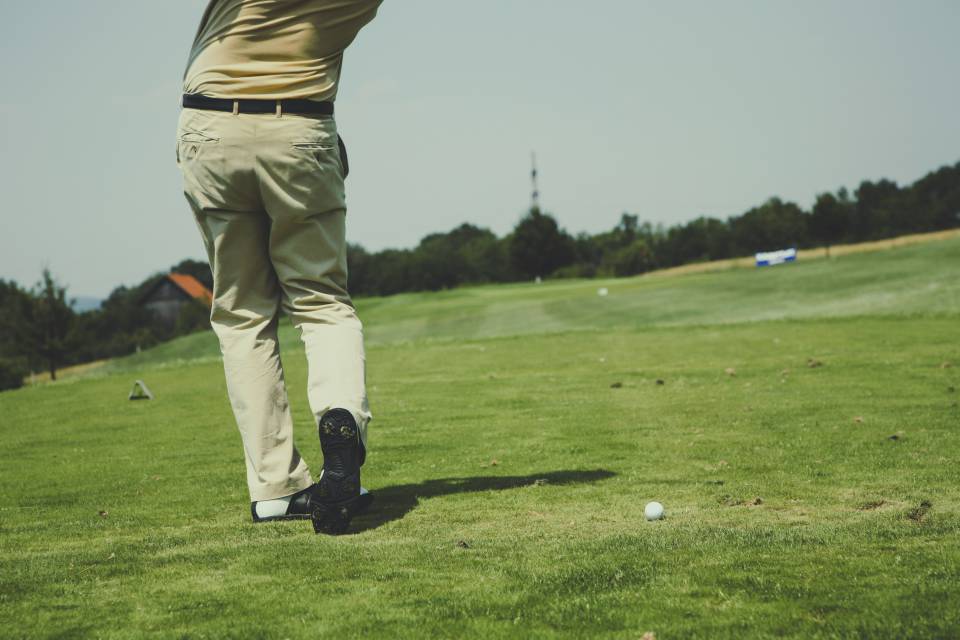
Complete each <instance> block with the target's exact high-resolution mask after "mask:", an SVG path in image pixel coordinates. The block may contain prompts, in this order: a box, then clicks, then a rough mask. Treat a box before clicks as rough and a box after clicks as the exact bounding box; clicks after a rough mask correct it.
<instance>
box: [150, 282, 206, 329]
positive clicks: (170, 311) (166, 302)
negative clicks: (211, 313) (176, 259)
mask: <svg viewBox="0 0 960 640" xmlns="http://www.w3.org/2000/svg"><path fill="white" fill-rule="evenodd" d="M188 304H193V305H203V306H204V307H206V308H207V309H208V310H209V309H210V307H211V305H212V304H213V293H211V292H210V290H209V289H207V288H206V287H205V286H204V285H203V283H201V282H200V281H199V280H197V279H196V278H194V277H193V276H191V275H188V274H185V273H168V274H167V275H165V276H163V277H162V278H160V279H158V280H157V281H156V282H155V283H154V284H153V285H151V286H150V288H148V289H147V290H146V291H145V292H144V294H143V295H142V296H141V297H140V305H141V306H143V307H144V308H146V309H149V310H150V311H152V312H153V313H154V314H155V315H156V316H157V317H159V318H160V319H161V320H162V321H163V322H164V323H167V324H169V325H170V326H173V325H175V324H176V323H177V318H179V317H180V314H181V312H182V311H183V307H184V305H188Z"/></svg>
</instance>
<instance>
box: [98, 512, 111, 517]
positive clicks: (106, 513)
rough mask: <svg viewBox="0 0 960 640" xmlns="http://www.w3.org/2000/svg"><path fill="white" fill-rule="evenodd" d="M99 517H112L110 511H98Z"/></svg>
mask: <svg viewBox="0 0 960 640" xmlns="http://www.w3.org/2000/svg"><path fill="white" fill-rule="evenodd" d="M97 515H98V516H100V517H101V518H106V517H107V516H108V515H110V512H109V511H97Z"/></svg>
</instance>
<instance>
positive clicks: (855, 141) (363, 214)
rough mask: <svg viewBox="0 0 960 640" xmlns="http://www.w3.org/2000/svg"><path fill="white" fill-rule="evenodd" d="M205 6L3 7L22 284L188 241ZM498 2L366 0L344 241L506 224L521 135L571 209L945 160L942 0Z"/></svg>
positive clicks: (4, 271) (684, 210)
mask: <svg viewBox="0 0 960 640" xmlns="http://www.w3.org/2000/svg"><path fill="white" fill-rule="evenodd" d="M205 4H206V3H205V2H200V1H183V0H178V1H176V2H174V3H169V4H165V5H163V6H159V5H152V4H151V5H146V6H143V5H128V4H125V3H124V4H117V3H114V2H109V1H108V0H92V1H90V2H87V3H83V4H82V5H75V4H72V3H66V2H60V3H55V5H54V6H51V5H50V4H42V5H41V4H27V3H16V4H15V5H12V6H11V7H10V8H8V9H7V15H8V18H7V20H5V21H4V25H5V26H4V27H0V29H2V31H3V34H4V36H5V37H4V38H3V41H2V42H0V52H2V53H3V55H4V58H5V59H6V60H7V61H8V63H7V64H6V65H5V66H4V70H3V71H2V72H0V73H3V78H4V81H5V86H7V87H13V88H16V90H8V91H5V92H4V96H3V97H2V98H0V113H2V115H3V116H5V117H3V118H2V121H3V128H4V129H3V136H4V141H5V144H4V148H3V150H2V151H0V176H2V178H0V180H2V182H0V186H2V188H3V192H4V193H5V194H6V196H7V198H6V207H5V208H4V211H3V213H2V216H3V230H4V233H3V234H0V256H2V258H0V278H4V279H12V280H15V281H17V282H18V283H19V284H20V285H22V286H30V285H32V284H33V283H34V282H36V281H37V280H38V279H39V277H40V272H41V269H42V268H43V266H44V265H45V264H47V265H49V266H50V268H51V270H52V271H53V273H54V275H55V276H56V277H57V278H58V279H59V280H60V281H61V282H62V283H63V284H65V285H67V286H68V287H69V294H70V296H71V297H86V296H92V297H98V298H103V297H105V296H106V295H107V294H109V292H110V291H111V290H112V289H113V288H115V287H116V286H119V285H121V284H123V285H128V286H129V285H132V284H136V283H139V282H140V281H142V280H143V279H144V278H145V277H146V276H148V275H150V274H151V273H154V272H157V271H161V270H164V269H167V268H169V267H170V266H171V265H173V264H175V263H176V262H179V261H180V260H182V259H184V258H195V259H204V254H203V250H202V245H201V243H200V238H199V234H198V232H197V230H196V227H195V225H194V222H193V219H192V216H191V215H190V212H189V209H188V207H187V205H186V203H185V201H184V200H183V195H182V192H181V191H180V184H179V182H180V178H179V172H178V170H177V168H176V165H175V162H174V143H175V138H174V132H175V131H174V130H175V125H176V118H177V110H178V106H177V103H178V99H179V93H180V79H181V75H182V71H183V65H184V62H185V60H186V56H187V52H188V49H189V46H190V42H191V41H192V38H193V35H194V32H195V29H196V25H197V22H198V21H199V18H200V14H201V13H202V11H203V8H204V6H205ZM518 4H519V3H511V2H509V1H508V0H493V1H491V2H488V3H485V4H484V5H483V6H473V5H466V6H460V5H457V4H454V3H449V2H448V3H443V2H441V1H440V0H407V2H406V3H403V4H401V3H395V2H393V1H392V0H386V2H385V3H384V5H383V7H382V9H381V12H380V16H379V17H378V18H377V20H375V21H374V22H373V23H372V24H371V25H370V26H369V27H368V28H367V29H365V30H364V31H363V32H362V33H361V35H360V37H359V38H358V40H357V42H356V43H355V45H354V46H353V47H352V48H351V49H350V50H349V51H348V52H347V57H346V63H345V70H344V79H343V84H342V87H341V93H340V96H339V99H338V105H337V109H338V123H339V126H340V129H341V131H342V132H343V135H344V137H345V139H346V140H347V144H348V145H349V148H350V155H351V165H352V169H353V173H352V174H351V177H350V178H349V180H348V183H347V189H348V199H349V206H350V213H349V214H348V238H349V240H350V242H352V243H358V244H361V245H363V246H364V247H366V248H367V249H369V250H379V249H382V248H386V247H398V248H399V247H410V246H413V245H415V244H416V243H417V242H418V241H419V239H420V238H421V237H423V236H424V235H426V234H428V233H433V232H441V231H447V230H449V229H451V228H453V227H455V226H457V225H458V224H461V223H463V222H469V223H471V224H475V225H477V226H481V227H486V228H489V229H491V230H493V231H494V232H496V233H497V234H498V235H503V234H504V233H506V232H508V231H509V230H510V229H511V228H512V227H513V225H514V224H515V223H516V222H517V220H518V219H519V218H520V216H521V215H522V214H523V213H524V211H525V210H526V208H527V207H528V205H529V199H530V183H529V164H530V153H531V151H536V152H537V156H538V163H539V165H540V174H541V184H540V190H541V193H542V199H541V203H542V206H543V208H544V209H545V210H547V211H550V212H551V213H553V214H554V215H555V216H556V217H557V219H558V220H559V222H560V224H561V226H563V227H564V228H566V229H567V230H568V231H570V232H571V233H577V232H581V231H587V232H591V233H595V232H598V231H601V230H605V229H609V228H611V227H612V226H613V225H614V224H616V222H617V220H618V219H619V217H620V214H621V213H623V212H630V213H634V214H637V215H639V216H640V218H641V219H642V220H645V221H650V222H653V223H662V224H664V225H672V224H676V223H678V222H684V221H686V220H690V219H693V218H695V217H698V216H701V215H711V216H717V217H723V218H725V217H727V216H730V215H737V214H740V213H743V212H744V211H746V210H747V209H748V208H749V207H751V206H755V205H757V204H760V203H762V202H763V201H765V200H766V199H768V198H769V197H772V196H778V197H781V198H783V199H785V200H791V201H794V202H797V203H798V204H800V205H802V206H804V207H805V208H806V207H809V206H810V204H811V203H812V202H813V199H814V197H815V195H816V194H817V193H820V192H823V191H832V190H836V189H837V188H839V187H842V186H845V187H847V188H849V189H851V190H853V189H855V188H856V186H857V185H858V184H859V183H860V182H861V181H862V180H877V179H880V178H888V179H891V180H894V181H896V182H897V183H898V184H908V183H910V182H913V181H914V180H916V179H918V178H920V177H922V176H923V175H925V174H926V173H928V172H930V171H932V170H935V169H937V168H939V167H941V166H944V165H950V164H954V163H956V162H957V161H958V160H960V126H958V124H957V118H956V110H957V108H958V106H960V88H958V87H957V84H956V82H954V81H953V79H954V77H955V75H956V61H957V60H958V59H960V39H958V38H956V37H955V33H954V32H955V29H956V25H957V24H960V4H958V3H955V2H950V1H948V0H927V1H924V2H920V3H914V4H910V3H906V2H889V1H886V2H867V1H865V0H856V1H851V2H845V3H842V4H838V3H831V2H828V1H827V0H818V1H816V2H809V3H803V5H796V4H792V3H788V2H786V0H778V1H773V2H760V1H759V0H758V1H754V2H747V1H739V2H732V3H724V6H720V4H719V3H710V2H706V1H705V0H700V1H697V2H693V1H691V2H684V3H678V4H673V5H669V6H662V5H660V4H655V3H653V2H637V1H636V0H603V1H602V2H599V3H595V4H593V5H590V6H586V5H584V4H582V3H572V2H566V1H556V0H554V1H552V2H551V1H548V0H528V1H527V2H524V3H522V5H521V6H516V5H518ZM131 25H138V27H137V28H131V27H130V26H131ZM139 25H147V28H143V27H141V26H139ZM12 61H16V64H13V62H12Z"/></svg>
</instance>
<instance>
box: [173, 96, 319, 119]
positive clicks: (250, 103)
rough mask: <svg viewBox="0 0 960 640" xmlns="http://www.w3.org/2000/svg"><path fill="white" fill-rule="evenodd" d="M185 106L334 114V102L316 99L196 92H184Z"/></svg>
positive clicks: (235, 111)
mask: <svg viewBox="0 0 960 640" xmlns="http://www.w3.org/2000/svg"><path fill="white" fill-rule="evenodd" d="M183 106H184V107H186V108H187V109H203V110H206V111H230V112H233V113H280V114H283V113H296V114H304V115H319V116H332V115H333V103H332V102H316V101H314V100H303V99H291V100H248V99H244V100H231V99H229V98H211V97H209V96H202V95H199V94H196V93H185V94H183Z"/></svg>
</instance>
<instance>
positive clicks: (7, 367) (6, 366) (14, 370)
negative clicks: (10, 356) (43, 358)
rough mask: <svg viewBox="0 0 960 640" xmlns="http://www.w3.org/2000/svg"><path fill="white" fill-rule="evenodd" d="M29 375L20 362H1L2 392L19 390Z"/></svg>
mask: <svg viewBox="0 0 960 640" xmlns="http://www.w3.org/2000/svg"><path fill="white" fill-rule="evenodd" d="M28 373H29V372H28V371H27V368H26V366H24V365H23V363H22V362H20V361H18V360H0V391H6V390H7V389H19V388H20V387H22V386H23V379H24V378H26V377H27V374H28Z"/></svg>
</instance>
